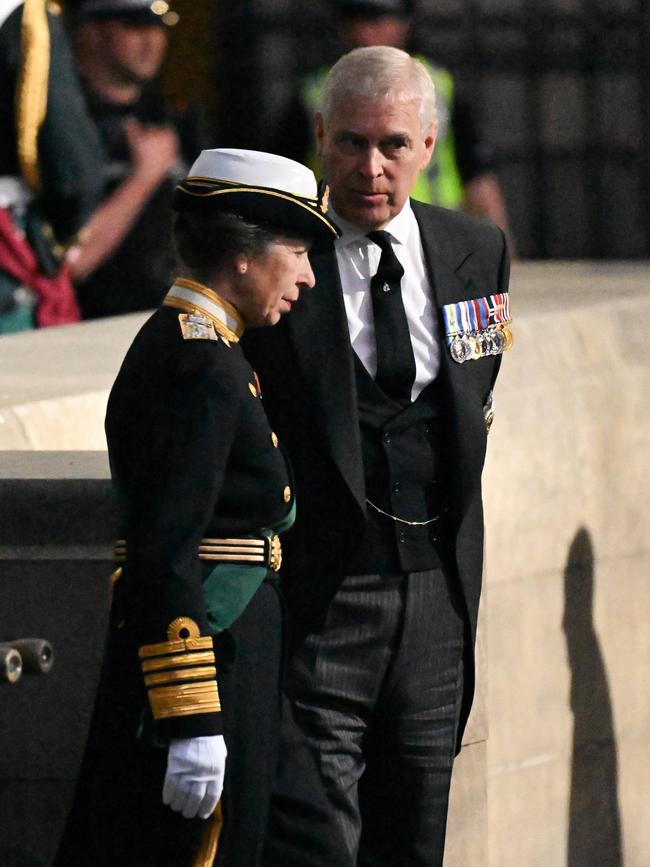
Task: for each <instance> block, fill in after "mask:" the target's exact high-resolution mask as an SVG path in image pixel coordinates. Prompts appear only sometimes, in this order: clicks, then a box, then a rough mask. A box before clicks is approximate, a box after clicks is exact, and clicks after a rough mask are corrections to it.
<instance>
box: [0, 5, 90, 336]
mask: <svg viewBox="0 0 650 867" xmlns="http://www.w3.org/2000/svg"><path fill="white" fill-rule="evenodd" d="M53 9H55V7H54V6H53V4H46V2H45V0H25V2H24V3H23V2H21V0H5V2H3V4H2V6H1V7H0V105H2V107H3V111H5V112H6V114H5V115H4V119H3V123H2V124H1V125H0V242H1V243H0V333H6V332H12V331H23V330H25V329H29V328H33V327H35V326H36V325H38V326H43V325H57V324H62V323H65V322H70V321H75V320H76V319H78V318H79V311H78V308H77V306H76V303H75V300H74V293H73V288H72V285H71V282H70V278H69V275H68V274H67V271H66V269H65V268H63V267H62V260H63V255H64V245H66V244H67V243H69V242H71V241H72V240H73V239H74V237H75V235H76V233H77V232H78V231H79V229H80V228H81V227H82V225H84V223H85V222H86V221H87V220H88V218H89V217H90V215H91V214H92V213H93V211H94V209H95V208H96V206H97V205H98V203H99V201H100V197H101V193H102V189H101V170H102V147H101V142H100V139H99V136H98V135H97V132H96V129H95V127H94V124H93V123H92V121H91V120H90V118H89V117H88V113H87V110H86V107H85V103H84V99H83V95H82V92H81V88H80V85H79V81H78V78H77V75H76V72H75V67H74V61H73V58H72V54H71V51H70V48H69V45H68V42H67V38H66V34H65V31H64V29H63V27H62V24H61V20H60V17H59V16H58V15H57V14H56V11H53Z"/></svg>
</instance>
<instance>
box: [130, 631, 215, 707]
mask: <svg viewBox="0 0 650 867" xmlns="http://www.w3.org/2000/svg"><path fill="white" fill-rule="evenodd" d="M167 639H168V640H167V641H163V642H160V643H159V644H145V645H143V646H142V647H141V648H140V649H139V651H138V654H139V656H140V659H142V660H143V662H142V671H143V674H144V675H145V678H144V680H145V685H146V686H147V687H148V689H149V703H150V705H151V711H152V713H153V717H154V719H156V720H160V719H167V718H169V717H178V716H191V715H193V714H198V713H217V712H219V711H220V710H221V702H220V700H219V689H218V687H217V681H216V674H217V669H216V667H215V665H214V662H215V656H214V651H213V644H212V638H211V637H210V636H204V637H201V634H200V630H199V627H198V626H197V624H196V623H195V622H194V620H192V619H191V618H189V617H177V618H176V619H175V620H173V621H172V622H171V623H170V624H169V626H168V627H167ZM206 663H207V664H206ZM210 663H212V665H210ZM151 672H155V673H151ZM178 681H182V682H181V683H178ZM188 681H190V682H189V683H188ZM191 681H197V682H196V683H193V682H191Z"/></svg>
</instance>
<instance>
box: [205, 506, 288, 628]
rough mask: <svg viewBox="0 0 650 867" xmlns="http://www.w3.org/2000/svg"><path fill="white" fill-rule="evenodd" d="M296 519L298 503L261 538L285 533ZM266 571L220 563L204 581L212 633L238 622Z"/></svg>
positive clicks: (242, 564) (263, 568)
mask: <svg viewBox="0 0 650 867" xmlns="http://www.w3.org/2000/svg"><path fill="white" fill-rule="evenodd" d="M295 519H296V501H295V500H294V501H293V503H292V504H291V509H290V510H289V513H288V515H287V516H286V517H285V518H284V519H283V520H282V521H281V522H280V523H279V524H278V525H277V526H276V527H275V528H274V529H272V530H266V529H265V530H262V531H261V533H260V535H262V536H267V537H269V536H273V535H276V534H277V535H279V534H280V533H284V532H285V531H286V530H288V529H289V527H290V526H291V525H292V524H293V522H294V521H295ZM247 538H249V537H247ZM250 538H253V537H252V536H251V537H250ZM266 572H267V570H266V567H264V566H253V565H252V564H244V563H219V564H218V565H217V566H215V567H214V569H213V570H212V571H211V572H210V574H209V575H208V577H207V578H206V579H205V581H204V582H203V597H204V599H205V607H206V611H207V615H208V623H209V624H210V631H211V632H212V633H213V634H216V633H217V632H221V631H222V630H223V629H227V628H228V627H229V626H230V625H231V624H232V623H234V621H235V620H236V619H237V618H238V617H239V615H240V614H241V613H242V611H243V610H244V608H246V606H247V605H248V603H249V602H250V600H251V599H252V598H253V596H254V594H255V591H256V590H257V589H258V587H259V586H260V584H261V583H262V581H263V580H264V578H265V576H266Z"/></svg>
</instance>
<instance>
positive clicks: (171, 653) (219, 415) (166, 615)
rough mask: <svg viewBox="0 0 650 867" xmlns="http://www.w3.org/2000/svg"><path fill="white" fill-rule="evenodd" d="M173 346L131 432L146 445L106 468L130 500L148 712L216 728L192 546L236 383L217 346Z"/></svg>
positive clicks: (129, 578)
mask: <svg viewBox="0 0 650 867" xmlns="http://www.w3.org/2000/svg"><path fill="white" fill-rule="evenodd" d="M181 349H182V350H183V357H182V359H181V364H180V365H179V368H178V369H177V370H176V371H175V372H174V376H173V379H172V381H171V382H169V384H168V386H167V387H166V390H165V393H164V394H161V393H155V394H152V395H147V394H146V393H144V394H142V398H141V399H142V401H143V403H144V404H147V407H146V410H145V412H144V413H143V418H146V419H147V429H146V430H145V429H142V428H141V429H140V430H139V431H137V432H136V430H135V428H134V429H133V430H132V431H131V432H130V435H134V434H135V435H138V436H141V437H146V443H145V448H139V447H138V444H137V443H134V447H135V448H136V449H138V452H137V453H138V455H139V458H138V459H137V460H133V455H131V458H130V459H127V460H126V461H124V462H123V466H122V467H120V466H119V462H120V458H119V456H116V458H115V460H116V462H117V464H118V465H116V466H115V468H114V469H115V471H116V473H117V475H118V477H119V476H121V477H122V478H123V479H124V481H125V488H126V496H127V500H128V506H127V515H128V518H127V521H126V526H125V529H126V539H127V559H126V563H127V566H126V569H125V574H124V576H123V578H124V581H125V590H126V593H127V610H128V612H129V619H130V628H131V631H132V634H133V636H134V639H135V642H136V643H137V645H138V646H139V647H140V657H141V660H142V667H143V673H144V676H145V684H146V685H147V687H148V689H149V700H150V704H151V708H152V712H153V716H154V719H155V720H156V722H157V725H158V727H159V729H161V731H162V732H163V733H164V734H165V735H167V736H170V737H193V736H197V735H202V734H218V733H219V731H220V718H219V711H220V703H219V697H218V690H217V685H216V676H215V674H216V673H215V671H214V667H215V665H214V657H213V654H212V638H211V636H210V633H209V627H208V622H207V617H206V611H205V604H204V601H203V595H202V587H201V572H200V561H199V558H198V546H199V543H200V540H201V538H202V537H203V536H204V534H205V529H206V527H207V525H208V523H209V521H210V518H211V516H212V514H213V512H214V508H215V504H216V502H217V500H218V498H219V493H220V491H221V488H222V484H223V478H224V470H225V466H226V463H227V461H228V455H229V452H230V450H231V447H232V444H233V439H234V435H235V429H236V424H237V417H238V414H239V407H240V396H239V394H240V390H241V384H238V382H237V378H236V377H235V376H234V373H232V372H231V370H230V369H229V367H228V366H227V365H226V366H224V368H223V369H221V368H220V367H219V366H217V364H215V358H216V357H217V356H219V355H220V354H223V353H227V352H228V349H227V348H226V347H225V346H220V345H216V346H215V344H214V343H211V342H210V343H209V342H205V343H204V342H202V341H193V342H190V341H188V342H187V343H186V344H185V345H184V346H182V347H181ZM114 406H119V402H118V403H116V404H113V403H111V402H109V411H108V416H107V433H108V438H109V449H110V443H111V440H112V439H113V438H114V437H118V438H122V437H124V435H125V432H124V430H120V429H119V428H120V426H121V425H122V424H123V423H124V422H125V419H124V418H123V413H122V412H121V410H119V409H115V412H113V409H114ZM126 423H127V424H128V421H126ZM127 435H128V434H127ZM139 445H140V446H141V445H142V444H139ZM112 460H113V456H112ZM127 472H130V473H131V475H130V476H127V475H126V473H127ZM183 642H184V643H183ZM210 654H212V659H210ZM174 658H176V660H175V661H174V662H173V664H172V663H171V662H170V664H169V666H167V668H168V669H169V670H167V671H163V669H164V668H165V667H166V666H165V662H166V661H169V660H174ZM216 664H217V666H218V660H217V661H216ZM181 681H186V682H184V683H182V684H181ZM201 703H203V704H201Z"/></svg>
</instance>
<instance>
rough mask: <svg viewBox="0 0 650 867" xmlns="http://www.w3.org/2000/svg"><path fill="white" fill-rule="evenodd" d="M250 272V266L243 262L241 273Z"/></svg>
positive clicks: (240, 267) (240, 268)
mask: <svg viewBox="0 0 650 867" xmlns="http://www.w3.org/2000/svg"><path fill="white" fill-rule="evenodd" d="M247 271H248V265H247V264H246V263H245V262H242V263H241V265H240V266H239V273H240V274H245V273H246V272H247Z"/></svg>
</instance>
